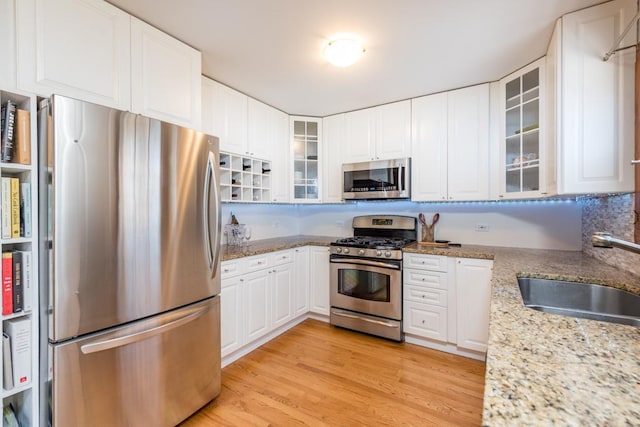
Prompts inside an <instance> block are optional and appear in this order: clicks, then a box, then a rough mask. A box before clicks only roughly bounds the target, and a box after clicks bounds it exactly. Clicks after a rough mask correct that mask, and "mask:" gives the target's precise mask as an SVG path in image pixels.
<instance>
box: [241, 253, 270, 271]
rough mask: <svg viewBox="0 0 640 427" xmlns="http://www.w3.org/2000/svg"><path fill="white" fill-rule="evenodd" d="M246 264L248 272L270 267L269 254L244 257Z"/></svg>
mask: <svg viewBox="0 0 640 427" xmlns="http://www.w3.org/2000/svg"><path fill="white" fill-rule="evenodd" d="M244 264H245V268H246V270H247V272H252V271H258V270H262V269H263V268H267V267H269V265H270V264H269V256H268V255H259V256H252V257H248V258H245V259H244Z"/></svg>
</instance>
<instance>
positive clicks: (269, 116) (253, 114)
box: [245, 98, 277, 160]
mask: <svg viewBox="0 0 640 427" xmlns="http://www.w3.org/2000/svg"><path fill="white" fill-rule="evenodd" d="M274 110H275V108H273V107H270V106H268V105H267V104H263V103H262V102H260V101H256V100H255V99H253V98H248V107H247V123H248V124H249V131H248V137H247V152H246V153H245V154H247V155H249V156H252V157H257V158H259V159H267V160H270V159H271V158H273V157H275V156H274V155H273V147H272V146H271V144H272V141H273V139H274V137H275V130H276V127H277V122H276V116H275V115H274V114H273V113H274Z"/></svg>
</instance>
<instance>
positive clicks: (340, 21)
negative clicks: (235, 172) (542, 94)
mask: <svg viewBox="0 0 640 427" xmlns="http://www.w3.org/2000/svg"><path fill="white" fill-rule="evenodd" d="M109 2H110V3H112V4H114V5H116V6H118V7H120V8H121V9H123V10H125V11H127V12H129V13H130V14H132V15H134V16H137V17H138V18H140V19H142V20H143V21H146V22H148V23H150V24H151V25H153V26H155V27H158V28H160V29H161V30H163V31H165V32H167V33H169V34H171V35H172V36H174V37H176V38H178V39H180V40H182V41H183V42H185V43H187V44H189V45H191V46H193V47H195V48H196V49H198V50H200V51H201V52H202V73H203V74H205V75H206V76H208V77H211V78H213V79H214V80H217V81H219V82H222V83H224V84H227V85H229V86H231V87H233V88H235V89H237V90H239V91H241V92H244V93H246V94H248V95H250V96H252V97H254V98H257V99H259V100H261V101H263V102H266V103H267V104H270V105H272V106H274V107H277V108H279V109H281V110H283V111H285V112H287V113H289V114H300V115H311V116H326V115H330V114H334V113H339V112H344V111H349V110H354V109H359V108H363V107H369V106H373V105H379V104H383V103H387V102H391V101H397V100H402V99H407V98H412V97H416V96H420V95H426V94H430V93H434V92H439V91H443V90H449V89H454V88H458V87H463V86H468V85H472V84H477V83H483V82H488V81H495V80H498V79H500V78H501V77H503V76H505V75H507V74H509V73H510V72H512V71H515V70H516V69H518V68H520V67H522V66H524V65H526V64H528V63H529V62H531V61H533V60H535V59H537V58H539V57H541V56H543V55H544V53H545V51H546V48H547V44H548V41H549V38H550V36H551V32H552V30H553V25H554V22H555V20H556V18H558V17H559V16H561V15H563V14H565V13H567V12H571V11H574V10H577V9H581V8H583V7H587V6H590V5H593V4H597V3H600V2H601V1H600V0H321V1H320V0H184V1H180V2H177V1H174V0H109ZM339 32H351V33H356V34H358V35H359V36H361V37H362V38H363V39H364V42H365V48H366V53H365V55H364V56H363V58H362V59H361V60H360V61H359V62H358V63H356V64H355V65H353V66H352V67H349V68H336V67H333V66H331V65H329V64H328V63H326V62H325V61H324V60H323V59H322V57H321V48H322V46H323V42H324V41H325V39H326V38H327V37H328V36H330V35H332V34H334V33H339ZM603 54H604V52H603Z"/></svg>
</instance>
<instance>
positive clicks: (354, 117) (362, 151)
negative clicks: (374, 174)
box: [343, 108, 376, 163]
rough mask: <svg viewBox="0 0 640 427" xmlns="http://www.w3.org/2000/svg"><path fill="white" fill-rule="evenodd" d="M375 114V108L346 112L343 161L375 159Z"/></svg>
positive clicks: (352, 161)
mask: <svg viewBox="0 0 640 427" xmlns="http://www.w3.org/2000/svg"><path fill="white" fill-rule="evenodd" d="M375 116H376V112H375V109H374V108H366V109H364V110H358V111H353V112H351V113H346V114H345V115H344V118H345V129H346V141H345V145H344V151H343V152H344V161H343V163H354V162H368V161H370V160H374V159H375V155H374V153H373V152H374V148H375V147H374V144H375V139H374V138H375V134H374V133H375Z"/></svg>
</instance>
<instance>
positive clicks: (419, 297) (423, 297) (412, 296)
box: [404, 285, 447, 307]
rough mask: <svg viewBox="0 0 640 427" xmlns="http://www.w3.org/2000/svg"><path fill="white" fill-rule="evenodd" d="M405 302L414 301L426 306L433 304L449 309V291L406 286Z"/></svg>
mask: <svg viewBox="0 0 640 427" xmlns="http://www.w3.org/2000/svg"><path fill="white" fill-rule="evenodd" d="M404 299H405V301H414V302H419V303H425V304H433V305H437V306H440V307H447V291H445V290H444V289H433V288H427V287H425V286H411V285H408V286H405V287H404Z"/></svg>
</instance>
